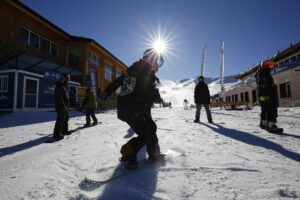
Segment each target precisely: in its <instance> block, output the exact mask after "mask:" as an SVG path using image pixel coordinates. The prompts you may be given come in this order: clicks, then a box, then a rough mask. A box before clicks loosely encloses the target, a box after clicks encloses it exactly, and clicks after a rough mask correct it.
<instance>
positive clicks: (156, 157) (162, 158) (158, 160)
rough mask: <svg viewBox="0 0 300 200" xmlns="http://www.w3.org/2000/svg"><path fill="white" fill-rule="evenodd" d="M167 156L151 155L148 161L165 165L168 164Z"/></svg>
mask: <svg viewBox="0 0 300 200" xmlns="http://www.w3.org/2000/svg"><path fill="white" fill-rule="evenodd" d="M165 158H166V154H162V153H159V154H154V155H149V157H148V160H149V161H150V162H152V163H158V164H165V163H166V159H165Z"/></svg>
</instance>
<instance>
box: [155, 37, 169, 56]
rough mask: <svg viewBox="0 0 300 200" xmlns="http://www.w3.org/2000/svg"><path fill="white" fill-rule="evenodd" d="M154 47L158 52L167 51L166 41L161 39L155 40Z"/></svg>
mask: <svg viewBox="0 0 300 200" xmlns="http://www.w3.org/2000/svg"><path fill="white" fill-rule="evenodd" d="M152 47H153V48H154V50H155V51H156V52H157V53H165V51H166V42H165V41H164V40H161V39H157V40H155V41H154V42H153V45H152Z"/></svg>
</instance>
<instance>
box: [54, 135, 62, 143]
mask: <svg viewBox="0 0 300 200" xmlns="http://www.w3.org/2000/svg"><path fill="white" fill-rule="evenodd" d="M62 139H64V136H63V135H56V136H53V142H57V141H60V140H62Z"/></svg>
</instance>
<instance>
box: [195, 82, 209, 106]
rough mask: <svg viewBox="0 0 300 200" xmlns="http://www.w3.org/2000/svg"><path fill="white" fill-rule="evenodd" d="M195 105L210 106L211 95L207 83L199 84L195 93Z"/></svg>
mask: <svg viewBox="0 0 300 200" xmlns="http://www.w3.org/2000/svg"><path fill="white" fill-rule="evenodd" d="M194 101H195V104H210V93H209V89H208V86H207V84H206V83H205V82H199V83H198V84H197V85H196V87H195V91H194Z"/></svg>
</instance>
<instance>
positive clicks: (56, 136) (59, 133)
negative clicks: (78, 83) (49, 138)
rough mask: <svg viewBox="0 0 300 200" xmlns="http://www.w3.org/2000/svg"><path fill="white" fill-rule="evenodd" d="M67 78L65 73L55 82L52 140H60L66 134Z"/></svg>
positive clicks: (67, 109)
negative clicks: (54, 115)
mask: <svg viewBox="0 0 300 200" xmlns="http://www.w3.org/2000/svg"><path fill="white" fill-rule="evenodd" d="M69 80H70V76H69V75H68V74H65V75H62V76H61V77H60V79H59V80H58V81H57V82H56V86H55V92H54V96H55V111H56V113H57V118H56V122H55V127H54V133H53V141H59V140H62V139H63V138H64V135H68V121H69V95H68V91H67V88H66V86H67V83H68V81H69Z"/></svg>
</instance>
